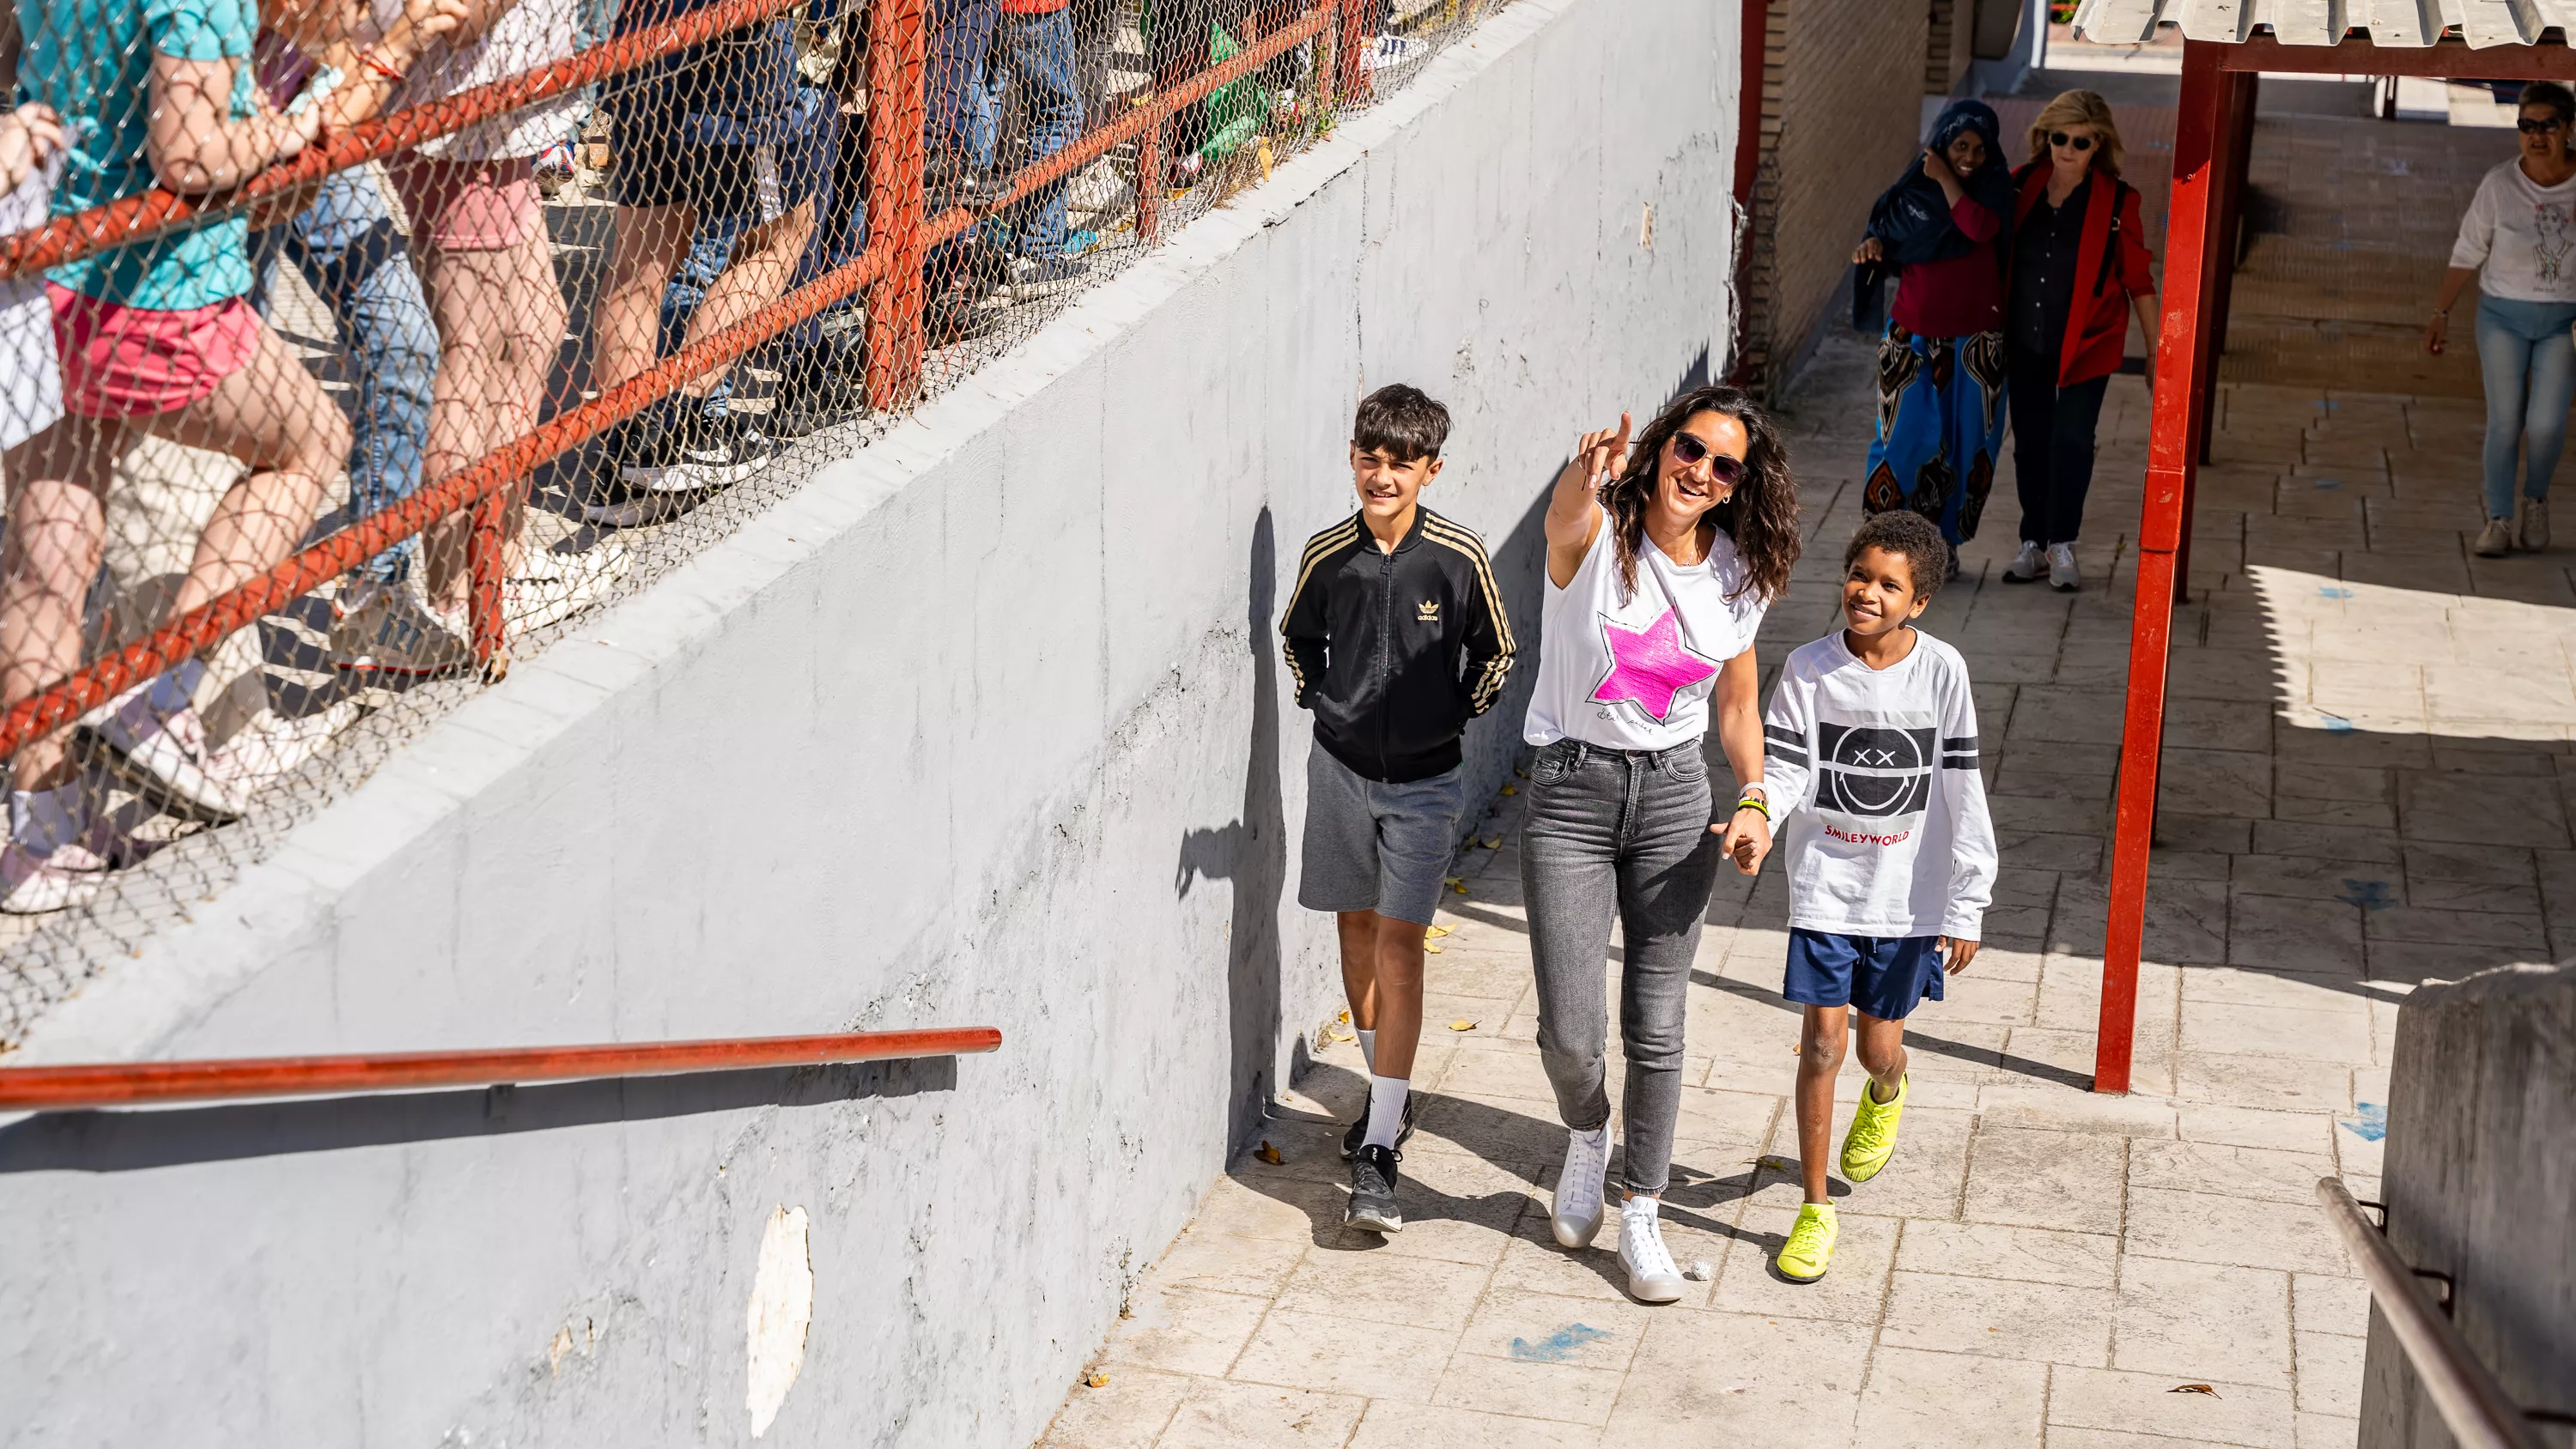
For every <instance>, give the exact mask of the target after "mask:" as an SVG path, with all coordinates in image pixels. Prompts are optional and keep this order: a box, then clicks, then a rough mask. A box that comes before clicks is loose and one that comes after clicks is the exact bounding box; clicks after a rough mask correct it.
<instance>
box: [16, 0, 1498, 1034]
mask: <svg viewBox="0 0 2576 1449" xmlns="http://www.w3.org/2000/svg"><path fill="white" fill-rule="evenodd" d="M1503 3H1506V0H1401V3H1388V0H515V3H514V0H260V3H257V4H256V5H254V4H252V3H251V0H19V3H18V5H17V7H16V10H15V13H14V15H13V16H7V17H5V20H6V21H7V22H9V28H8V32H7V33H6V34H0V69H5V71H6V74H7V78H8V80H9V81H10V86H9V87H8V91H9V95H10V102H11V104H10V109H8V110H7V111H5V112H0V183H5V185H0V192H5V195H0V449H5V451H0V486H5V489H6V496H7V514H6V519H5V522H0V755H5V756H6V758H7V759H8V761H9V766H10V771H11V776H12V778H11V791H10V814H9V838H8V842H7V844H6V845H5V847H0V1048H5V1047H6V1045H7V1044H9V1043H10V1042H13V1041H15V1040H16V1039H17V1038H19V1037H20V1036H21V1035H22V1034H23V1033H24V1031H25V1029H26V1027H27V1025H28V1023H29V1022H31V1021H32V1020H34V1019H35V1018H36V1017H37V1016H38V1015H39V1014H40V1013H42V1012H43V1011H44V1010H45V1008H46V1007H47V1006H49V1005H50V1004H52V1003H53V1002H55V1001H58V1000H60V999H61V998H62V997H63V996H65V995H66V994H68V993H69V992H71V991H73V990H74V989H76V988H77V987H78V985H79V984H80V982H81V981H82V980H83V979H84V978H86V977H87V976H88V975H90V974H91V973H93V972H95V971H98V970H100V969H102V968H103V967H105V966H107V965H108V964H109V963H112V962H113V961H114V960H116V959H118V958H120V957H124V956H128V955H132V954H136V953H139V951H140V949H141V945H142V943H143V942H144V941H145V940H146V939H147V938H149V937H150V936H151V935H152V933H153V932H155V931H157V930H160V929H163V928H164V927H166V926H169V925H171V924H173V923H177V922H183V921H185V920H187V918H188V916H189V913H190V912H192V911H194V910H196V909H198V908H199V906H200V905H201V904H202V903H204V902H207V901H210V900H212V899H213V898H214V897H215V896H216V894H217V893H218V892H219V891H220V890H221V889H222V888H223V886H224V885H225V884H226V882H227V881H229V880H230V879H231V878H232V877H233V876H234V875H235V874H236V873H237V872H238V871H239V870H240V869H241V867H242V866H243V865H245V864H246V863H248V862H251V861H253V860H256V859H258V858H260V857H261V856H262V855H263V854H264V853H266V852H267V851H269V850H270V849H272V848H273V847H274V846H275V845H276V844H277V842H278V841H279V840H280V839H281V838H282V837H283V836H284V834H285V832H286V831H287V830H288V829H289V828H291V827H292V826H293V825H294V824H295V823H296V822H297V821H299V820H301V819H303V818H305V817H307V816H309V815H311V814H312V813H313V812H315V811H316V810H318V809H319V808H320V807H321V806H322V805H324V804H325V803H326V802H328V801H330V800H331V799H333V798H334V797H336V796H338V795H340V794H342V793H343V792H345V791H347V790H349V789H351V788H352V787H354V786H355V785H357V784H358V783H360V782H361V781H363V780H364V779H366V778H367V776H368V775H369V774H370V773H371V772H372V771H373V770H374V769H375V768H376V767H377V766H378V765H379V764H381V763H382V762H383V761H384V760H385V759H386V758H387V757H388V756H389V755H390V754H391V753H392V752H393V751H395V750H397V749H399V748H401V746H402V744H403V742H404V741H405V740H406V739H407V738H409V737H410V736H411V735H413V734H415V733H417V732H418V731H420V730H421V729H422V728H424V727H425V726H426V725H427V724H428V723H429V722H430V721H431V720H433V719H435V718H437V717H438V716H439V715H440V714H441V713H443V712H444V711H446V710H449V709H451V708H454V707H455V706H456V705H457V704H458V703H460V702H461V701H463V700H465V699H467V698H469V697H470V696H471V695H472V694H473V693H474V692H475V691H477V690H479V689H481V688H484V687H486V685H487V683H488V681H490V680H491V679H494V678H497V677H498V676H499V675H500V674H501V673H503V672H505V671H506V669H507V668H508V665H509V662H510V661H511V660H512V659H525V658H528V657H530V656H531V655H533V654H535V653H536V652H538V651H540V650H542V649H543V648H544V647H545V646H546V645H547V643H548V642H549V641H550V640H551V639H553V638H554V637H556V636H557V635H559V634H560V633H562V632H563V631H564V630H566V629H567V628H569V627H571V626H572V625H573V624H574V623H575V621H577V620H579V619H581V618H582V617H584V616H585V615H587V614H589V613H591V612H592V611H594V610H597V609H599V608H602V607H604V606H606V605H608V604H611V603H614V602H615V601H616V600H618V599H620V598H623V597H625V596H627V595H629V594H631V593H634V592H635V591H637V590H640V589H644V588H649V587H651V586H652V584H653V581H654V580H655V579H656V578H658V577H659V576H660V575H661V574H662V573H664V572H665V571H667V570H669V569H670V568H672V567H674V566H675V565H677V564H678V563H680V562H681V561H683V560H685V559H687V558H689V557H690V556H691V555H693V554H694V553H696V552H697V551H698V550H700V549H703V548H705V547H706V546H707V545H708V544H710V543H712V542H713V541H715V540H717V539H719V538H722V537H724V536H725V535H726V534H727V533H729V532H730V531H732V530H733V529H734V528H736V527H737V526H739V525H740V524H741V523H742V522H743V521H744V520H746V519H748V518H750V517H752V516H754V515H755V514H757V513H759V512H760V511H761V510H763V509H765V508H767V507H769V506H770V505H771V504H773V503H774V502H776V501H777V500H779V499H780V498H782V497H785V496H786V495H788V494H789V493H792V492H793V491H794V490H795V489H796V488H797V487H799V486H800V485H801V484H802V483H803V482H804V481H805V480H806V479H808V478H810V477H811V476H812V475H813V473H814V471H815V469H816V468H817V467H818V466H819V465H820V464H822V463H824V462H825V461H828V460H830V459H833V458H838V457H844V456H848V455H850V454H852V453H854V452H856V451H857V450H858V449H860V448H864V447H866V446H868V445H869V443H870V442H871V441H872V440H874V439H875V438H876V437H878V436H879V435H881V433H882V432H883V431H884V429H885V427H886V426H887V425H888V423H889V422H891V421H892V420H893V419H894V418H896V417H899V416H900V415H902V413H904V412H905V411H907V410H908V409H910V408H912V407H914V406H917V405H918V404H919V403H920V402H921V401H922V400H923V399H925V398H927V397H930V396H935V395H936V394H938V393H939V392H941V391H943V390H945V389H947V388H949V387H953V386H955V385H956V384H957V383H958V382H959V381H960V380H961V379H963V378H964V377H966V376H967V375H968V374H969V373H971V372H973V371H974V370H975V369H976V368H977V367H980V366H982V365H983V364H984V363H985V362H987V361H989V360H991V359H992V358H995V357H997V356H999V355H1001V354H1003V353H1005V352H1007V351H1009V350H1010V349H1011V348H1013V347H1014V346H1016V345H1017V344H1019V343H1020V342H1022V341H1023V340H1025V339H1026V338H1028V337H1029V336H1030V335H1031V334H1032V333H1033V332H1034V331H1035V330H1036V329H1037V328H1038V327H1040V326H1041V325H1043V324H1044V323H1045V322H1046V321H1047V320H1048V318H1050V317H1051V316H1053V315H1054V314H1055V313H1057V312H1058V311H1060V310H1061V309H1062V308H1063V307H1064V306H1065V305H1066V304H1067V303H1068V301H1069V300H1071V299H1072V298H1073V297H1075V296H1077V295H1079V294H1080V293H1081V291H1082V290H1083V289H1085V288H1087V287H1090V286H1095V285H1098V284H1099V283H1100V282H1102V281H1104V280H1106V279H1107V278H1109V277H1111V276H1114V275H1116V274H1117V273H1118V272H1119V271H1121V270H1123V269H1124V268H1125V267H1127V266H1128V265H1130V264H1131V263H1132V262H1134V261H1135V260H1136V259H1137V258H1138V257H1139V256H1141V255H1142V254H1143V253H1144V252H1145V251H1146V250H1147V249H1148V248H1150V247H1151V246H1153V245H1154V244H1155V243H1156V241H1158V240H1159V239H1160V238H1162V237H1164V236H1168V235H1169V234H1170V233H1171V232H1172V231H1173V230H1175V229H1177V228H1179V227H1181V226H1184V225H1186V224H1187V223H1188V222H1189V221H1190V220H1191V219H1192V218H1194V217H1196V216H1197V215H1199V214H1200V213H1202V212H1203V211H1205V210H1207V209H1208V208H1210V207H1214V206H1220V205H1222V204H1224V202H1225V201H1226V199H1227V198H1228V197H1230V196H1232V195H1233V194H1234V193H1236V192H1238V191H1240V190H1242V189H1243V188H1245V187H1248V186H1254V185H1258V184H1259V183H1260V182H1261V181H1262V180H1263V179H1264V178H1266V177H1267V176H1268V174H1269V173H1270V171H1271V169H1272V168H1273V167H1274V166H1275V165H1276V164H1277V163H1278V162H1279V160H1280V159H1282V158H1283V157H1285V156H1288V155H1291V154H1293V153H1295V152H1297V151H1298V150H1300V149H1302V148H1304V147H1306V146H1309V145H1311V144H1313V143H1314V142H1315V141H1316V140H1317V139H1319V138H1321V137H1323V136H1326V135H1328V134H1330V132H1331V130H1332V128H1333V126H1334V124H1335V123H1336V121H1337V119H1338V118H1340V117H1341V116H1343V115H1345V114H1347V113H1349V112H1350V111H1351V110H1352V109H1353V108H1354V107H1358V106H1363V105H1366V104H1368V103H1369V102H1370V101H1371V100H1373V99H1375V98H1378V97H1382V96H1384V95H1386V94H1387V93H1389V92H1390V91H1392V90H1393V89H1395V88H1398V87H1401V86H1402V85H1404V84H1405V83H1406V82H1407V81H1408V80H1410V79H1411V78H1412V77H1413V76H1414V75H1415V74H1416V73H1418V72H1419V71H1420V70H1421V68H1422V66H1423V64H1424V63H1425V62H1426V61H1427V60H1428V59H1429V58H1430V57H1431V56H1432V55H1433V54H1434V53H1436V52H1437V51H1438V50H1439V48H1440V47H1442V46H1443V45H1445V44H1447V43H1448V42H1449V41H1451V40H1452V39H1454V38H1455V37H1457V36H1459V35H1461V34H1463V33H1464V32H1465V31H1466V30H1467V29H1469V28H1470V27H1472V26H1473V25H1474V24H1475V23H1476V22H1477V21H1479V20H1480V19H1482V18H1483V16H1484V15H1485V14H1486V13H1488V12H1490V11H1491V10H1493V9H1496V8H1498V7H1499V6H1500V5H1501V4H1503Z"/></svg>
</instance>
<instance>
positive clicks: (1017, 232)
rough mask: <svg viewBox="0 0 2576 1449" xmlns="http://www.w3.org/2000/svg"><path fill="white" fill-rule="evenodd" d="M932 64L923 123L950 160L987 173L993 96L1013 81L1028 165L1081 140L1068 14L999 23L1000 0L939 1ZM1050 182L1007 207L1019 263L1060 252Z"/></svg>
mask: <svg viewBox="0 0 2576 1449" xmlns="http://www.w3.org/2000/svg"><path fill="white" fill-rule="evenodd" d="M938 15H939V20H940V30H939V36H938V40H937V41H936V42H935V47H934V48H935V54H934V55H933V56H932V59H931V65H932V70H933V81H934V84H933V86H932V93H931V98H930V110H931V115H930V123H931V128H932V131H933V134H934V135H935V136H936V135H945V136H947V137H948V138H949V140H950V144H951V145H953V146H954V147H955V148H956V152H957V154H959V155H960V156H961V157H963V158H964V159H965V160H966V162H967V163H968V164H970V165H972V166H973V167H974V168H975V169H976V170H978V171H989V170H990V169H992V166H993V163H994V159H995V158H994V153H995V151H996V150H997V148H998V145H999V142H1000V139H1001V137H1000V127H1001V107H1000V100H1001V97H1002V94H1003V93H1004V92H1005V91H1007V90H1009V89H1010V86H1011V82H1012V81H1013V80H1014V79H1016V80H1017V81H1018V82H1019V84H1020V88H1021V93H1022V95H1023V96H1024V97H1025V98H1026V104H1027V106H1028V115H1029V131H1028V143H1029V164H1030V165H1036V164H1037V163H1038V162H1040V161H1044V160H1045V159H1046V158H1048V157H1049V156H1052V155H1054V154H1055V153H1057V152H1058V151H1061V150H1063V149H1064V148H1065V147H1067V146H1070V145H1072V144H1073V143H1074V142H1076V141H1079V140H1081V139H1082V131H1083V115H1082V86H1081V82H1080V80H1079V78H1078V77H1077V76H1076V75H1075V73H1074V61H1075V46H1074V38H1073V15H1072V11H1071V9H1070V8H1068V9H1064V10H1057V11H1052V12H1049V13H1047V14H1043V15H1005V14H1002V13H1001V6H1000V0H943V3H942V5H941V6H940V8H939V12H938ZM1071 184H1072V178H1070V177H1066V178H1064V179H1062V180H1058V181H1053V182H1049V183H1048V184H1047V185H1045V186H1041V187H1039V188H1038V189H1037V190H1036V191H1035V192H1033V193H1031V194H1030V196H1029V197H1028V199H1027V200H1026V201H1024V202H1022V203H1020V204H1019V205H1017V206H1014V207H1012V208H1010V213H1011V215H1010V218H1009V219H1010V221H1011V222H1012V230H1013V233H1014V236H1013V242H1014V250H1016V251H1017V252H1018V253H1019V254H1020V255H1022V256H1029V257H1052V256H1060V255H1062V254H1063V252H1064V232H1065V188H1066V187H1067V186H1069V185H1071Z"/></svg>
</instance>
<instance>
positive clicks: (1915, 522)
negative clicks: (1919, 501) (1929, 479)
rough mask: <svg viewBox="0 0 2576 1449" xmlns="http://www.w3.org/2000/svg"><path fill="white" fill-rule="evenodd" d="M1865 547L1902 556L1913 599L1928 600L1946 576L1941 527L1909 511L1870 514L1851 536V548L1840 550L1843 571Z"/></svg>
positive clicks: (1947, 557) (1946, 549)
mask: <svg viewBox="0 0 2576 1449" xmlns="http://www.w3.org/2000/svg"><path fill="white" fill-rule="evenodd" d="M1865 548H1879V549H1885V550H1887V551H1888V552H1889V553H1893V554H1902V555H1904V557H1905V568H1906V571H1907V572H1908V573H1911V574H1912V575H1914V597H1916V598H1918V599H1928V598H1930V597H1932V596H1933V595H1934V594H1937V593H1939V592H1940V591H1941V581H1942V580H1943V579H1945V578H1947V577H1948V576H1949V573H1950V541H1949V540H1948V539H1945V538H1943V537H1942V536H1941V525H1939V524H1937V523H1934V522H1933V521H1932V520H1931V519H1928V518H1926V517H1924V516H1923V515H1922V514H1920V513H1917V512H1915V511H1914V510H1913V509H1911V508H1897V509H1891V510H1890V511H1888V512H1886V513H1873V514H1871V515H1870V516H1869V517H1868V518H1867V519H1866V520H1864V521H1863V522H1862V523H1861V526H1860V531H1859V532H1857V533H1854V534H1853V535H1852V541H1851V546H1850V547H1848V548H1846V549H1844V550H1843V571H1844V572H1845V573H1849V572H1850V571H1851V566H1852V561H1853V560H1854V559H1857V558H1859V557H1860V551H1861V550H1862V549H1865Z"/></svg>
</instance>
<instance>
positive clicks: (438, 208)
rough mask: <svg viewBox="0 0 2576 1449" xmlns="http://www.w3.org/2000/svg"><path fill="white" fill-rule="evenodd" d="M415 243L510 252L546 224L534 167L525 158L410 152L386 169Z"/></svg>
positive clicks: (462, 250)
mask: <svg viewBox="0 0 2576 1449" xmlns="http://www.w3.org/2000/svg"><path fill="white" fill-rule="evenodd" d="M385 170H386V172H387V174H389V175H391V176H392V177H393V182H394V191H395V192H396V194H398V195H400V196H401V197H402V204H403V213H404V214H405V215H406V216H408V217H409V218H410V219H411V239H412V244H413V245H415V246H424V245H425V246H430V247H435V248H438V249H439V250H441V251H451V252H499V251H508V250H509V249H510V248H512V247H515V246H517V245H519V244H520V243H522V242H524V241H526V240H527V239H528V238H530V237H532V236H535V235H537V234H538V232H539V231H540V230H541V229H542V228H543V227H544V225H545V220H546V218H545V211H544V209H543V208H542V207H541V206H540V205H539V203H538V201H537V181H536V169H535V167H533V166H532V165H531V164H530V163H529V162H528V161H527V160H526V159H525V158H524V157H522V158H514V159H507V160H500V161H442V160H438V159H435V158H433V157H428V156H406V157H403V158H402V159H400V160H398V161H396V162H394V163H393V164H392V165H390V166H387V167H386V168H385Z"/></svg>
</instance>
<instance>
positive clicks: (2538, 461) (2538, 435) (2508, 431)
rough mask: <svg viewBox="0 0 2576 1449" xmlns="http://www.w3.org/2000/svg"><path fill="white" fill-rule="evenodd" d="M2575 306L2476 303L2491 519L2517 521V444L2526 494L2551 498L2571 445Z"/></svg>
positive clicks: (2506, 301) (2497, 301)
mask: <svg viewBox="0 0 2576 1449" xmlns="http://www.w3.org/2000/svg"><path fill="white" fill-rule="evenodd" d="M2570 324H2576V302H2516V301H2513V300H2511V299H2509V298H2505V297H2489V296H2486V295H2484V294H2480V296H2479V297H2478V371H2479V372H2480V373H2482V374H2484V375H2485V378H2486V389H2487V445H2486V494H2487V517H2489V518H2511V517H2513V457H2514V453H2515V451H2516V450H2515V444H2517V443H2518V444H2520V445H2521V451H2522V453H2523V454H2524V463H2523V482H2522V491H2523V494H2524V496H2526V497H2530V498H2546V497H2548V496H2549V475H2550V474H2551V473H2552V472H2553V471H2555V470H2556V469H2557V467H2558V453H2559V450H2560V449H2561V448H2563V447H2565V446H2566V443H2567V405H2568V402H2569V401H2570V400H2571V399H2576V342H2571V341H2570V340H2569V337H2568V332H2567V329H2568V327H2569V325H2570Z"/></svg>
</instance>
